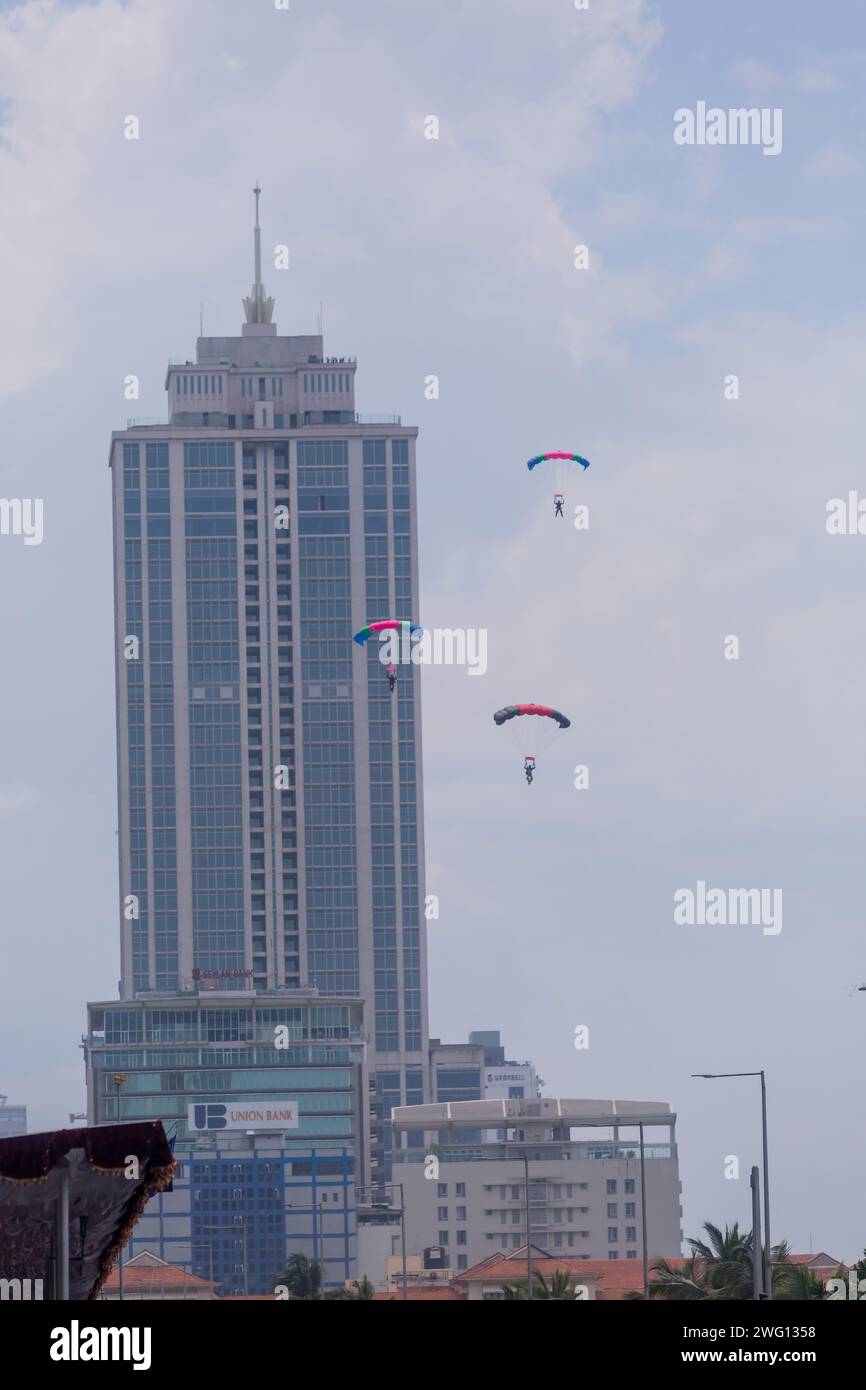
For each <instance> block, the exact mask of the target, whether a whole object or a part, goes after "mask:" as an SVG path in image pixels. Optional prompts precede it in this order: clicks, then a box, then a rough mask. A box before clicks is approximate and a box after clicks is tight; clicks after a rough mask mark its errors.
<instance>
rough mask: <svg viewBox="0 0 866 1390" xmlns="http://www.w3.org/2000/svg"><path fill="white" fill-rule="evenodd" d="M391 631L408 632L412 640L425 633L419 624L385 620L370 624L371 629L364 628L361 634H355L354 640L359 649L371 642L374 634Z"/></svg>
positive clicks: (393, 619) (395, 619)
mask: <svg viewBox="0 0 866 1390" xmlns="http://www.w3.org/2000/svg"><path fill="white" fill-rule="evenodd" d="M389 629H390V630H393V631H396V632H406V633H408V634H409V636H410V638H411V637H420V636H421V635H422V634H423V632H424V629H423V627H419V626H418V624H417V623H410V622H409V621H408V619H405V620H403V619H400V618H383V619H382V621H381V622H376V623H370V625H369V627H362V628H361V631H360V632H356V633H355V636H354V639H353V640H354V641H355V642H357V643H358V646H359V647H363V645H364V643H365V642H369V640H370V638H371V637H372V636H373V633H374V632H387V631H388V630H389Z"/></svg>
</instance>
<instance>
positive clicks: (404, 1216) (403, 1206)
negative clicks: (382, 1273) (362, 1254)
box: [397, 1182, 408, 1298]
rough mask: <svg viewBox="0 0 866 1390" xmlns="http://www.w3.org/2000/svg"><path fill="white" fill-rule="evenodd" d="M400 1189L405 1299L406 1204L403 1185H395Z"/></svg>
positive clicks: (401, 1250) (404, 1292)
mask: <svg viewBox="0 0 866 1390" xmlns="http://www.w3.org/2000/svg"><path fill="white" fill-rule="evenodd" d="M397 1186H398V1187H399V1189H400V1259H401V1262H402V1265H403V1298H407V1297H408V1294H407V1292H406V1203H405V1201H404V1199H403V1184H402V1183H401V1182H399V1183H397Z"/></svg>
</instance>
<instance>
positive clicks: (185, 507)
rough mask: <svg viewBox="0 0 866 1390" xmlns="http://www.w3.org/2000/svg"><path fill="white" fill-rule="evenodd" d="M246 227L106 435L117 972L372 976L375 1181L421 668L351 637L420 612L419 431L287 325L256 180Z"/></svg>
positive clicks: (414, 1059)
mask: <svg viewBox="0 0 866 1390" xmlns="http://www.w3.org/2000/svg"><path fill="white" fill-rule="evenodd" d="M255 246H256V271H255V282H254V284H253V288H252V292H251V294H250V295H249V296H248V297H247V298H246V299H245V300H244V310H245V317H246V322H245V323H244V325H243V327H242V331H241V333H240V335H239V336H235V337H201V338H199V339H198V342H197V349H196V357H195V361H186V362H172V363H171V364H170V365H169V368H168V372H167V375H166V382H165V385H166V391H167V393H168V404H169V412H168V419H167V420H166V421H165V422H162V423H157V424H154V423H152V422H141V421H135V420H131V421H129V422H128V427H127V429H126V430H123V431H118V432H115V433H114V434H113V435H112V443H111V455H110V467H111V474H112V480H113V499H114V501H113V506H114V537H115V597H116V610H115V611H116V652H117V661H116V673H117V694H118V767H119V844H120V903H119V919H120V928H121V981H120V995H121V999H122V1000H124V1001H133V1000H143V999H153V998H154V997H157V996H158V997H161V998H163V999H165V1000H169V999H170V998H171V997H174V996H181V995H184V994H189V993H190V992H193V993H195V992H198V991H205V990H207V991H208V992H209V991H211V990H213V991H217V992H222V993H235V994H237V993H238V991H239V989H240V991H241V992H244V991H246V992H247V993H252V994H254V995H256V996H257V997H259V998H261V996H268V997H270V996H274V999H275V1000H276V1001H279V1000H282V1002H285V1001H286V998H287V997H291V995H292V994H293V993H295V992H300V993H302V994H309V993H310V992H311V991H313V992H315V991H318V992H319V993H320V994H321V995H322V996H327V998H328V999H334V998H340V997H347V998H355V999H358V998H360V999H362V1000H363V1001H364V1004H365V1015H364V1028H365V1029H366V1037H367V1042H368V1050H367V1060H368V1063H369V1084H370V1088H371V1096H372V1116H373V1135H372V1149H371V1152H370V1153H365V1152H364V1153H359V1162H361V1163H362V1165H363V1167H364V1169H365V1180H367V1181H369V1180H371V1179H373V1180H383V1179H387V1176H388V1172H389V1165H390V1126H389V1115H390V1107H391V1106H393V1105H399V1104H413V1103H417V1102H419V1101H421V1100H422V1099H424V1097H425V1096H426V1094H427V1087H428V1066H429V1062H428V1048H427V1042H428V1030H427V980H426V959H425V940H424V930H423V928H424V915H423V903H424V865H423V815H422V802H421V793H422V788H421V747H420V708H419V693H420V692H419V671H418V668H417V667H416V666H412V665H406V666H405V667H401V668H400V672H399V678H398V681H397V686H396V689H395V691H394V692H393V693H391V692H390V691H389V688H388V681H387V678H386V675H385V670H384V667H383V666H382V664H381V662H380V661H379V651H378V649H377V644H376V643H374V642H371V643H369V644H368V645H367V647H366V648H360V647H358V646H357V645H356V644H354V643H353V642H352V640H351V639H352V634H353V633H354V632H355V631H357V630H358V629H360V628H362V627H364V626H365V625H366V624H367V622H368V621H370V620H374V619H376V618H382V617H390V616H397V617H412V618H414V619H416V620H418V619H419V614H418V574H417V530H416V502H415V440H416V436H417V429H416V428H414V427H407V426H403V425H402V424H401V422H400V420H399V418H398V417H389V418H387V419H379V420H376V421H370V420H367V419H365V418H364V417H362V416H360V415H358V414H357V413H356V410H355V373H356V370H357V362H356V360H355V359H354V358H353V357H348V356H346V357H328V356H325V355H324V347H323V340H322V337H321V335H319V334H313V335H301V336H281V335H278V333H277V329H276V325H275V324H274V323H273V322H272V312H273V300H271V299H269V298H268V297H267V296H266V294H265V291H264V287H263V284H262V274H261V253H260V232H259V227H258V191H257V194H256V233H255ZM95 1007H96V1006H95ZM106 1007H107V1006H106ZM164 1007H165V1008H166V1009H170V1008H171V1005H170V1004H169V1003H165V1004H164ZM197 1042H198V1045H199V1047H201V1048H205V1047H207V1046H208V1045H209V1044H208V1040H207V1039H205V1038H198V1039H197ZM213 1047H214V1055H215V1056H218V1055H222V1054H223V1053H224V1052H225V1044H224V1041H223V1040H218V1039H214V1040H213ZM97 1108H98V1107H97V1106H96V1104H95V1103H93V1104H92V1109H93V1111H94V1113H95V1111H96V1109H97ZM154 1113H155V1112H154ZM367 1124H369V1112H368V1118H367V1122H366V1123H365V1125H364V1127H363V1133H362V1134H360V1135H359V1136H358V1142H359V1143H360V1144H361V1145H362V1147H363V1146H366V1144H367V1141H368V1138H369V1134H368V1130H367ZM370 1158H372V1167H371V1168H369V1171H366V1170H367V1167H368V1160H369V1159H370Z"/></svg>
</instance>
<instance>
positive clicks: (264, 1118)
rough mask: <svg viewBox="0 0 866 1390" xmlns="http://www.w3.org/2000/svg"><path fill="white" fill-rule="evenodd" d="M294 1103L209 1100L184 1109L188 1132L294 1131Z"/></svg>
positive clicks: (295, 1104)
mask: <svg viewBox="0 0 866 1390" xmlns="http://www.w3.org/2000/svg"><path fill="white" fill-rule="evenodd" d="M298 1124H299V1117H298V1102H297V1101H296V1100H267V1101H265V1100H208V1101H199V1102H195V1103H193V1104H192V1105H188V1106H187V1125H188V1126H189V1128H190V1129H191V1130H196V1131H198V1132H201V1131H211V1130H217V1129H270V1130H281V1129H297V1128H298Z"/></svg>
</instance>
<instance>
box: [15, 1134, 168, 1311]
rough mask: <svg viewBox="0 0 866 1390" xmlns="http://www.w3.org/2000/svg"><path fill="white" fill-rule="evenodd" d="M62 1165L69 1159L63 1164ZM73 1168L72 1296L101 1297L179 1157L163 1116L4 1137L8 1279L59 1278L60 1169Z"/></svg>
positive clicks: (45, 1279) (70, 1234) (71, 1188)
mask: <svg viewBox="0 0 866 1390" xmlns="http://www.w3.org/2000/svg"><path fill="white" fill-rule="evenodd" d="M61 1165H63V1166H62V1167H61ZM67 1167H68V1171H69V1296H70V1299H73V1300H78V1299H89V1298H96V1296H97V1294H98V1293H99V1290H100V1288H101V1287H102V1284H103V1283H104V1282H105V1280H106V1278H107V1277H108V1275H109V1273H110V1272H111V1268H112V1265H113V1264H114V1262H115V1260H116V1259H117V1256H118V1254H119V1252H120V1250H121V1249H122V1248H123V1246H124V1245H125V1244H126V1242H127V1240H128V1239H129V1235H130V1232H131V1231H132V1229H133V1227H134V1226H135V1224H136V1222H137V1221H138V1219H139V1217H140V1216H141V1213H142V1211H143V1210H144V1207H145V1204H146V1203H147V1201H148V1200H149V1198H150V1197H151V1196H153V1194H154V1193H155V1192H161V1191H163V1190H164V1189H165V1188H166V1187H168V1186H169V1184H170V1182H171V1180H172V1175H173V1173H174V1167H175V1165H174V1160H173V1158H172V1153H171V1149H170V1147H169V1144H168V1140H167V1139H166V1137H165V1131H164V1130H163V1127H162V1124H161V1123H160V1122H159V1121H147V1122H142V1123H137V1124H124V1125H99V1126H96V1127H94V1128H91V1129H62V1130H56V1131H54V1132H51V1133H46V1134H29V1135H22V1136H20V1137H19V1138H16V1139H3V1140H0V1248H2V1250H3V1275H4V1278H7V1279H16V1278H18V1279H30V1280H36V1279H42V1280H43V1281H44V1287H45V1296H46V1297H48V1289H49V1287H50V1281H51V1278H52V1273H53V1270H52V1263H53V1251H54V1221H55V1215H56V1211H57V1202H58V1194H59V1189H60V1182H61V1178H60V1174H61V1172H62V1171H64V1170H65V1168H67Z"/></svg>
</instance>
